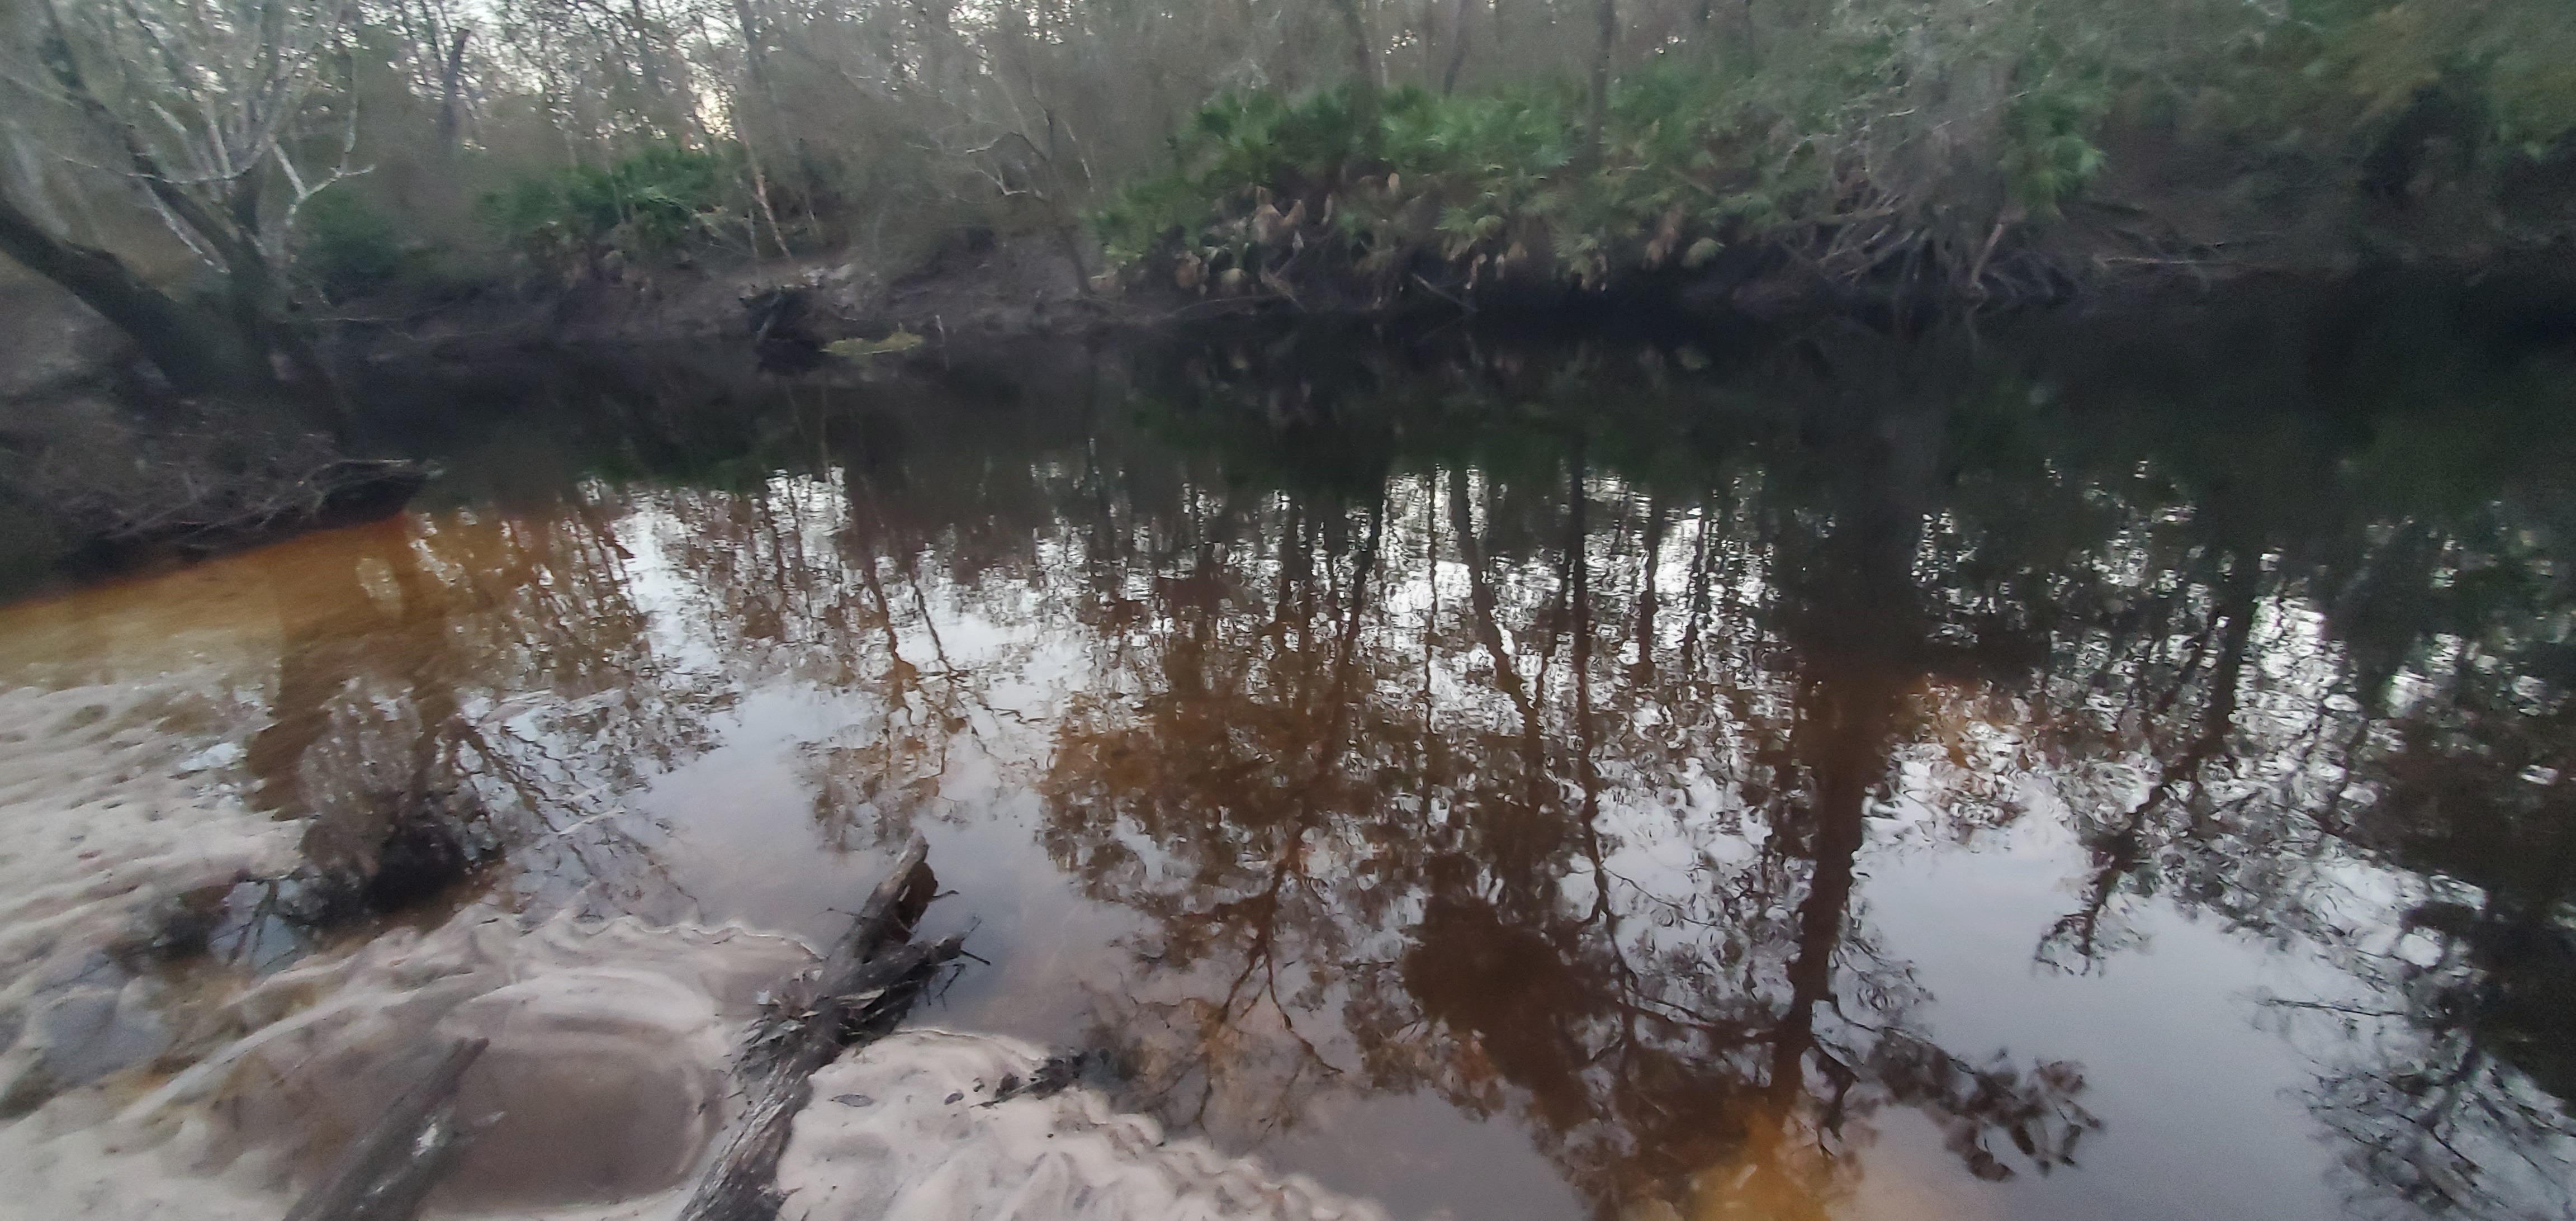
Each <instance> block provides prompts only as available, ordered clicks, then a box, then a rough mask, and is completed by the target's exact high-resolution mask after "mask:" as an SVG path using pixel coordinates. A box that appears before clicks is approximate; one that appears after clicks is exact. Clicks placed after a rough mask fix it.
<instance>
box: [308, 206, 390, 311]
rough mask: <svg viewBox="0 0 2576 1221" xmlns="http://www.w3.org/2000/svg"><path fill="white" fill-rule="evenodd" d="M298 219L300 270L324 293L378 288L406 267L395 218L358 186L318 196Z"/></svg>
mask: <svg viewBox="0 0 2576 1221" xmlns="http://www.w3.org/2000/svg"><path fill="white" fill-rule="evenodd" d="M297 220H298V230H297V242H296V251H295V265H296V269H297V270H298V271H300V272H302V273H303V274H304V275H306V276H308V277H310V278H311V279H312V280H313V281H314V282H315V283H318V284H320V285H321V286H322V288H323V290H324V291H325V292H331V293H347V292H357V291H360V290H363V289H368V288H373V287H376V286H378V285H381V284H383V283H384V282H386V281H388V280H391V279H393V278H394V277H395V276H396V275H398V274H400V273H401V272H402V270H403V262H404V259H403V249H402V240H401V238H400V237H399V236H397V235H396V233H395V231H394V224H393V221H392V220H390V219H388V218H387V217H386V216H385V214H384V213H383V212H381V211H378V210H377V209H376V208H375V207H374V206H372V205H370V204H369V203H367V201H366V200H365V199H364V198H362V197H360V196H359V195H358V194H357V193H355V192H353V191H350V190H347V189H346V188H342V189H339V190H328V191H323V192H320V193H318V194H316V195H314V196H313V198H312V199H310V200H308V201H306V203H305V205H304V209H303V211H302V212H301V213H300V214H299V215H298V217H297Z"/></svg>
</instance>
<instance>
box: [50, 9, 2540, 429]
mask: <svg viewBox="0 0 2576 1221" xmlns="http://www.w3.org/2000/svg"><path fill="white" fill-rule="evenodd" d="M0 69H5V70H0V91H4V92H5V93H6V94H7V95H8V98H9V101H8V105H7V106H6V107H5V108H0V113H5V115H6V116H7V117H6V118H5V119H0V140H5V142H6V144H7V150H6V154H7V155H6V156H5V157H0V249H5V250H7V251H8V252H9V253H11V254H12V255H14V256H16V258H17V260H18V261H19V262H20V263H22V264H24V265H26V266H27V267H29V268H31V269H32V270H34V271H36V272H38V273H40V274H43V275H46V276H49V277H51V278H54V279H56V280H57V281H60V282H63V283H65V284H66V285H67V286H72V287H74V288H75V291H79V292H81V293H82V295H83V297H84V299H87V300H89V301H90V302H91V304H92V305H94V306H97V307H99V308H100V309H101V312H103V313H107V314H108V315H109V316H110V317H111V319H113V320H115V321H117V322H118V323H119V325H121V326H124V327H125V328H126V329H127V330H129V331H139V332H152V331H161V332H168V333H170V334H173V335H187V336H193V337H194V339H193V341H192V344H191V343H181V342H178V341H176V340H173V341H172V342H171V343H170V344H169V345H166V346H168V347H170V349H171V351H170V352H169V353H168V354H166V355H165V354H163V353H160V352H156V358H159V359H161V360H162V363H164V364H165V366H166V365H170V364H172V363H173V362H174V361H175V362H176V363H177V364H180V365H184V366H191V367H196V368H199V369H200V371H201V373H202V376H195V377H194V378H193V380H198V381H205V382H209V383H211V382H214V381H220V380H222V379H223V378H222V372H223V370H226V369H232V370H235V371H239V370H240V369H243V368H255V369H274V368H280V367H288V366H291V365H293V364H295V363H296V362H298V361H301V360H303V359H305V358H304V356H303V355H302V354H301V353H300V351H299V348H300V346H301V344H302V340H303V336H302V332H301V330H300V329H299V327H298V326H296V325H290V321H289V320H290V319H292V318H293V317H294V316H295V315H296V313H297V311H299V310H310V309H313V308H317V307H321V306H324V305H327V304H328V303H330V302H333V301H338V300H343V299H346V298H348V297H350V296H353V295H362V294H364V293H367V292H370V291H374V290H377V289H381V288H383V287H385V286H387V285H389V284H395V283H400V284H405V285H409V286H413V287H420V286H424V285H426V286H433V287H435V286H441V285H444V286H448V287H454V286H457V285H470V284H475V283H498V282H506V281H511V280H514V279H517V280H524V278H525V277H527V276H530V275H538V276H542V277H545V278H549V279H552V280H556V281H569V280H577V279H579V278H582V277H584V276H596V275H597V274H599V273H600V271H601V270H602V268H603V264H605V266H607V267H608V268H610V269H612V270H613V269H614V268H616V267H618V266H622V265H626V264H629V263H632V262H635V261H657V260H658V261H672V260H678V261H684V262H685V261H689V260H697V259H708V258H714V259H726V258H731V259H740V260H755V259H761V258H778V257H782V256H796V257H806V256H816V257H820V256H826V255H829V256H834V257H840V258H843V259H845V260H846V261H851V262H856V263H859V264H863V265H867V266H870V267H874V268H893V269H899V268H900V267H901V266H903V265H905V264H907V262H909V261H917V260H918V259H919V258H920V257H922V255H923V254H924V252H925V251H928V250H931V249H933V248H935V247H936V245H937V243H938V242H939V241H940V240H941V239H942V237H943V235H945V234H948V233H951V232H953V231H956V230H958V229H960V228H962V227H967V226H974V227H980V228H984V229H989V230H992V231H996V232H1000V233H1003V234H1006V235H1026V236H1030V237H1033V238H1037V239H1042V240H1043V241H1044V242H1046V243H1049V244H1050V245H1051V247H1052V248H1054V249H1058V250H1060V251H1061V252H1062V253H1063V254H1064V256H1065V257H1067V258H1069V259H1070V260H1072V261H1073V262H1074V263H1075V264H1076V266H1077V267H1078V268H1079V269H1080V270H1081V272H1082V274H1083V275H1085V276H1087V277H1092V278H1093V282H1094V283H1095V284H1096V285H1099V286H1101V287H1105V288H1117V287H1120V286H1122V285H1126V284H1133V283H1138V282H1145V283H1151V284H1153V285H1156V286H1158V287H1161V288H1164V289H1167V290H1168V289H1178V290H1182V291H1194V292H1197V293H1200V294H1207V293H1210V292H1224V293H1234V294H1261V293H1271V294H1276V295H1280V296H1292V297H1293V296H1295V295H1296V294H1298V293H1299V292H1301V291H1313V290H1314V289H1315V287H1316V286H1319V285H1320V286H1325V287H1329V288H1331V289H1333V290H1335V291H1337V292H1339V293H1341V294H1342V295H1343V296H1344V297H1346V298H1349V299H1353V300H1357V301H1362V302H1366V301H1369V300H1382V299H1384V297H1385V296H1386V295H1387V294H1388V293H1389V292H1391V291H1395V290H1397V289H1404V290H1406V291H1410V288H1411V286H1412V285H1413V284H1414V283H1417V282H1418V283H1420V284H1421V285H1422V286H1423V287H1424V288H1426V289H1430V290H1432V291H1433V292H1435V293H1439V294H1442V295H1456V294H1460V293H1467V292H1472V291H1474V290H1476V289H1477V288H1478V287H1479V285H1481V284H1487V283H1493V282H1498V281H1506V280H1514V279H1517V280H1523V281H1534V282H1543V283H1551V284H1572V285H1577V286H1586V287H1598V286H1601V285H1603V284H1605V283H1610V282H1614V281H1617V280H1618V279H1620V278H1621V277H1623V276H1629V275H1634V274H1652V273H1659V272H1661V273H1675V272H1688V271H1695V270H1698V269H1700V268H1703V267H1705V266H1707V265H1710V264H1712V263H1714V262H1718V261H1721V260H1738V261H1742V260H1748V259H1751V260H1760V259H1764V258H1770V259H1773V260H1775V261H1777V260H1779V259H1781V258H1784V257H1785V258H1791V259H1794V260H1796V261H1798V262H1799V263H1800V265H1803V266H1812V267H1813V268H1815V269H1816V270H1817V272H1818V273H1819V274H1820V275H1822V276H1824V277H1826V278H1828V279H1830V280H1832V281H1835V282H1839V283H1846V284H1855V285H1856V284H1861V283H1864V282H1868V281H1872V280H1878V281H1893V282H1898V283H1902V284H1908V285H1928V286H1932V287H1933V288H1936V289H1938V290H1939V291H1942V292H1947V293H1952V294H1954V295H1957V294H1964V295H1966V296H1968V297H1971V298H1978V299H1983V298H1986V297H1988V296H2013V295H2033V294H2038V295H2046V294H2048V293H2050V292H2054V291H2057V290H2059V289H2061V288H2063V287H2064V286H2065V285H2066V284H2067V283H2068V282H2069V281H2070V279H2071V278H2072V277H2074V276H2075V275H2076V274H2078V273H2079V272H2081V271H2084V270H2087V269H2090V270H2101V269H2104V268H2112V267H2118V266H2124V265H2173V266H2189V265H2197V264H2200V263H2204V262H2211V261H2218V260H2227V259H2233V260H2240V261H2244V260H2252V261H2270V262H2275V263H2291V264H2295V263H2302V262H2304V263H2309V264H2318V265H2328V264H2333V263H2334V262H2336V261H2337V260H2344V261H2347V262H2348V261H2349V260H2350V259H2352V258H2354V257H2362V258H2371V257H2381V256H2393V257H2400V258H2412V257H2431V258H2452V259H2463V260H2467V261H2477V260H2480V259H2491V258H2493V257H2495V256H2496V254H2497V252H2499V251H2502V250H2509V249H2514V248H2521V247H2530V246H2535V245H2547V244H2550V243H2553V242H2557V241H2560V240H2562V239H2563V238H2564V237H2565V236H2566V235H2567V234H2569V233H2571V232H2576V190H2570V189H2568V188H2569V186H2570V185H2571V183H2576V153H2572V152H2571V148H2576V138H2571V134H2570V133H2571V132H2576V22H2569V21H2567V20H2566V19H2565V12H2564V9H2563V5H2561V4H2559V3H2557V2H2556V0H1232V2H1226V3H1215V4H1157V3H1152V2H1150V0H1027V2H1022V0H992V2H987V3H975V4H960V3H954V2H953V0H902V2H900V3H897V2H893V0H27V2H26V3H21V4H18V5H15V6H13V7H12V10H11V12H10V14H9V15H8V16H7V17H5V18H0ZM2077 213H2081V216H2080V217H2079V216H2078V215H2077ZM2079 219H2080V220H2081V221H2082V222H2083V223H2081V224H2079V223H2077V222H2078V220H2079ZM2079 232H2080V233H2081V234H2082V236H2081V238H2080V240H2079V239H2074V238H2069V237H2067V236H2065V235H2067V234H2070V233H2079ZM1784 252H1785V253H1784ZM174 287H175V288H177V289H178V290H179V291H178V293H177V295H176V296H174V297H171V298H168V299H165V300H161V301H155V300H154V292H155V290H156V289H170V288H174ZM192 345H193V347H195V348H197V349H200V350H197V351H194V352H189V351H185V350H182V349H185V348H188V347H190V346H192ZM147 346H149V345H148V344H147ZM183 372H184V371H182V372H174V374H173V376H174V378H181V379H182V380H188V378H187V377H184V376H183Z"/></svg>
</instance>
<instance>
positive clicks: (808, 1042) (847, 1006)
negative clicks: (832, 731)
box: [680, 836, 962, 1221]
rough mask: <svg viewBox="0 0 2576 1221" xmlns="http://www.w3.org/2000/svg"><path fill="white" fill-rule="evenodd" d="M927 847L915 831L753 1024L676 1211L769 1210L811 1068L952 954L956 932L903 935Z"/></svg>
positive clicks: (706, 1218)
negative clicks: (718, 1135)
mask: <svg viewBox="0 0 2576 1221" xmlns="http://www.w3.org/2000/svg"><path fill="white" fill-rule="evenodd" d="M929 854H930V845H929V844H927V843H926V842H924V841H923V840H922V839H921V837H919V836H914V837H913V839H912V842H911V843H910V844H908V845H906V846H905V848H904V851H903V855H902V856H901V857H899V858H897V859H896V861H895V867H894V871H893V872H892V873H890V874H888V875H887V876H886V879H885V880H884V881H882V882H880V883H878V884H877V888H876V890H875V891H874V892H873V893H871V894H870V895H869V896H868V901H867V903H866V904H865V905H864V906H862V907H860V908H859V913H858V917H857V919H855V920H853V921H852V922H851V925H850V931H849V933H848V935H847V936H844V937H843V938H842V939H841V941H840V944H838V945H837V946H835V947H833V950H832V953H831V955H830V956H829V957H828V958H826V959H825V960H824V962H823V966H822V968H821V970H820V971H819V972H818V973H816V974H815V975H814V976H813V980H814V982H812V983H810V984H808V983H806V982H805V980H806V977H804V976H800V977H799V978H798V980H797V981H795V983H794V984H792V985H791V986H790V988H789V989H787V990H786V993H787V994H786V995H784V996H782V997H781V998H780V999H779V1000H778V1001H777V1002H776V1003H774V1004H773V1005H772V1008H771V1011H770V1012H769V1014H767V1015H766V1016H764V1017H763V1018H762V1019H761V1021H760V1022H759V1023H758V1024H757V1025H755V1026H754V1027H753V1029H752V1035H751V1038H750V1040H749V1041H748V1042H747V1043H746V1044H745V1045H744V1048H743V1052H742V1059H741V1063H740V1065H739V1068H738V1072H739V1074H740V1076H741V1078H742V1081H743V1097H744V1099H745V1102H744V1106H743V1110H742V1114H741V1115H740V1116H738V1117H737V1118H736V1119H735V1120H734V1122H733V1124H732V1125H731V1126H730V1127H728V1128H727V1129H726V1130H725V1134H724V1137H723V1139H722V1140H721V1141H720V1142H719V1143H718V1145H717V1151H716V1156H715V1160H714V1161H713V1162H711V1163H709V1165H708V1167H707V1170H706V1173H705V1174H704V1175H702V1176H701V1177H700V1178H699V1179H698V1185H697V1189H696V1190H695V1191H694V1192H692V1193H691V1194H690V1196H689V1202H688V1205H687V1206H686V1207H684V1208H682V1209H681V1210H680V1221H769V1219H770V1218H774V1217H776V1216H777V1215H778V1208H779V1205H780V1203H781V1202H782V1199H783V1198H782V1196H781V1195H780V1193H779V1191H778V1186H777V1178H778V1159H779V1156H780V1155H781V1154H783V1153H785V1152H786V1151H787V1139H788V1136H789V1135H790V1134H791V1132H792V1131H793V1128H794V1125H795V1121H796V1115H797V1112H799V1111H802V1110H804V1109H805V1104H806V1102H807V1101H808V1100H810V1098H811V1097H812V1094H813V1082H812V1081H811V1080H810V1078H811V1077H812V1076H813V1075H814V1072H815V1070H817V1069H820V1068H822V1067H823V1066H824V1065H826V1064H829V1063H831V1062H832V1061H833V1060H834V1059H835V1058H837V1057H838V1056H839V1055H840V1054H841V1051H842V1049H843V1048H845V1047H847V1046H850V1045H851V1044H853V1043H856V1042H865V1041H867V1040H869V1039H873V1038H875V1037H877V1036H878V1035H881V1034H884V1033H885V1032H886V1031H887V1030H890V1029H892V1028H893V1027H894V1024H895V1023H896V1022H897V1021H899V1020H901V1018H902V1017H903V1014H904V1012H905V1011H906V1010H907V1009H909V1008H910V1007H911V1004H912V1001H913V998H914V997H916V996H918V995H919V994H920V992H921V988H922V986H923V985H924V984H926V983H928V982H929V980H930V977H931V976H932V975H933V974H934V973H936V971H937V969H938V968H939V966H940V965H941V964H943V963H946V962H947V961H948V960H950V959H952V958H955V957H956V956H957V954H958V952H959V951H960V949H961V948H962V942H961V939H960V938H958V937H954V936H952V937H946V938H942V939H941V940H938V941H935V942H929V943H925V944H911V943H908V942H907V941H906V940H905V939H906V938H908V937H909V936H910V935H911V932H912V925H913V923H914V921H916V920H918V919H920V917H921V911H922V909H923V908H924V907H926V906H927V905H928V904H929V901H930V895H931V892H932V891H933V890H934V889H935V888H936V885H937V883H936V882H935V881H934V880H933V878H932V876H931V873H930V869H929V866H928V864H927V858H928V857H929Z"/></svg>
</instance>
